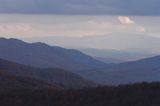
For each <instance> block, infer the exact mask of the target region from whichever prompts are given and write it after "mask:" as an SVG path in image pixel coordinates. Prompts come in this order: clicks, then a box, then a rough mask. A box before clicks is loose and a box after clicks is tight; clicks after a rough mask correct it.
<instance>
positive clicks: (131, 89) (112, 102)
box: [0, 82, 160, 106]
mask: <svg viewBox="0 0 160 106" xmlns="http://www.w3.org/2000/svg"><path fill="white" fill-rule="evenodd" d="M0 104H1V106H160V83H158V82H154V83H139V84H133V85H120V86H117V87H114V86H106V87H98V88H87V89H81V90H69V91H61V92H59V91H58V92H57V93H55V92H54V91H51V90H50V91H47V90H42V91H39V90H18V91H12V92H10V93H6V94H4V93H3V94H0Z"/></svg>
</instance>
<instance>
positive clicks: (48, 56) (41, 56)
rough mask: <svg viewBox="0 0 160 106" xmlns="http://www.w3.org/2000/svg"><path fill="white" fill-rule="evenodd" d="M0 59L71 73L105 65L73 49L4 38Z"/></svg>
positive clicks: (1, 44)
mask: <svg viewBox="0 0 160 106" xmlns="http://www.w3.org/2000/svg"><path fill="white" fill-rule="evenodd" d="M0 58H2V59H5V60H9V61H14V62H17V63H20V64H25V65H30V66H34V67H41V68H60V69H65V70H70V71H72V72H76V71H78V70H84V69H91V68H97V67H103V66H105V65H106V64H105V63H103V62H101V61H98V60H96V59H94V58H92V57H90V56H88V55H85V54H83V53H81V52H79V51H77V50H74V49H64V48H61V47H56V46H49V45H46V44H43V43H26V42H23V41H21V40H17V39H5V38H1V39H0Z"/></svg>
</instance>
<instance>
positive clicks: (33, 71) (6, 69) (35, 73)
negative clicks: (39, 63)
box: [0, 59, 96, 89]
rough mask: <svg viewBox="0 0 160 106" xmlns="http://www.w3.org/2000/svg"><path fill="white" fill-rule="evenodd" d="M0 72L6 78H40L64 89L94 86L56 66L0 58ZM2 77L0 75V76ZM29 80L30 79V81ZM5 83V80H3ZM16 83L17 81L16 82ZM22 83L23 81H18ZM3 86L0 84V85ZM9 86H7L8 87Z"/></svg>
mask: <svg viewBox="0 0 160 106" xmlns="http://www.w3.org/2000/svg"><path fill="white" fill-rule="evenodd" d="M0 73H1V75H4V74H6V75H7V76H5V77H7V79H8V75H9V76H12V77H15V78H17V77H18V78H19V77H21V78H32V79H36V80H41V81H44V82H47V83H50V84H53V85H57V86H60V87H62V88H65V89H71V88H75V89H79V88H85V87H93V86H96V84H95V83H93V82H91V81H88V80H85V79H83V78H82V77H80V76H79V75H76V74H74V73H71V72H68V71H66V70H63V69H57V68H48V69H41V68H34V67H30V66H26V65H22V64H17V63H15V62H10V61H6V60H3V59H0ZM0 78H1V79H2V77H1V76H0ZM1 82H3V80H0V84H2V83H1ZM30 82H31V81H30ZM4 83H5V82H4ZM10 84H11V83H8V84H7V83H6V85H5V86H7V85H8V86H10ZM17 84H18V83H17ZM20 84H22V85H23V83H20ZM0 86H1V87H3V86H2V85H0ZM8 88H9V87H8Z"/></svg>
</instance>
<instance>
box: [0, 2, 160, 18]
mask: <svg viewBox="0 0 160 106" xmlns="http://www.w3.org/2000/svg"><path fill="white" fill-rule="evenodd" d="M159 4H160V0H0V13H46V14H47V13H48V14H110V15H160V11H159V10H160V6H159Z"/></svg>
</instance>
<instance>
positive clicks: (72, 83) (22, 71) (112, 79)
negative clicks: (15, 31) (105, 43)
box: [0, 38, 160, 88]
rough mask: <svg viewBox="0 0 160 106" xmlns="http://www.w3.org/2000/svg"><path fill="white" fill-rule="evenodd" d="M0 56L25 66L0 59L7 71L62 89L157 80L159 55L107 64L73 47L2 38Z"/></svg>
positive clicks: (2, 66)
mask: <svg viewBox="0 0 160 106" xmlns="http://www.w3.org/2000/svg"><path fill="white" fill-rule="evenodd" d="M0 58H2V59H5V60H8V61H13V62H17V63H18V64H24V65H25V66H24V65H17V63H14V64H15V65H13V63H12V62H11V63H10V62H7V61H3V60H1V61H2V62H1V65H0V68H2V69H3V68H4V69H3V70H7V71H5V72H9V74H14V75H20V76H22V77H33V78H36V79H37V80H43V81H47V82H49V83H53V84H54V85H58V86H60V87H62V88H84V87H92V86H96V85H97V84H103V85H106V84H107V85H119V84H128V83H136V82H143V81H146V82H152V81H160V56H155V57H150V58H145V59H141V60H136V61H130V62H124V63H116V64H106V63H103V62H101V61H98V60H96V59H94V58H93V57H91V56H89V55H86V54H84V53H82V52H80V51H77V50H75V49H65V48H61V47H57V46H49V45H47V44H44V43H40V42H38V43H26V42H24V41H21V40H18V39H5V38H1V39H0ZM6 64H7V65H6ZM26 65H27V66H26ZM28 65H29V66H28ZM15 66H16V67H15ZM33 67H36V68H33ZM12 70H14V71H12ZM37 70H38V71H37ZM94 82H95V83H97V84H95V83H94Z"/></svg>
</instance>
